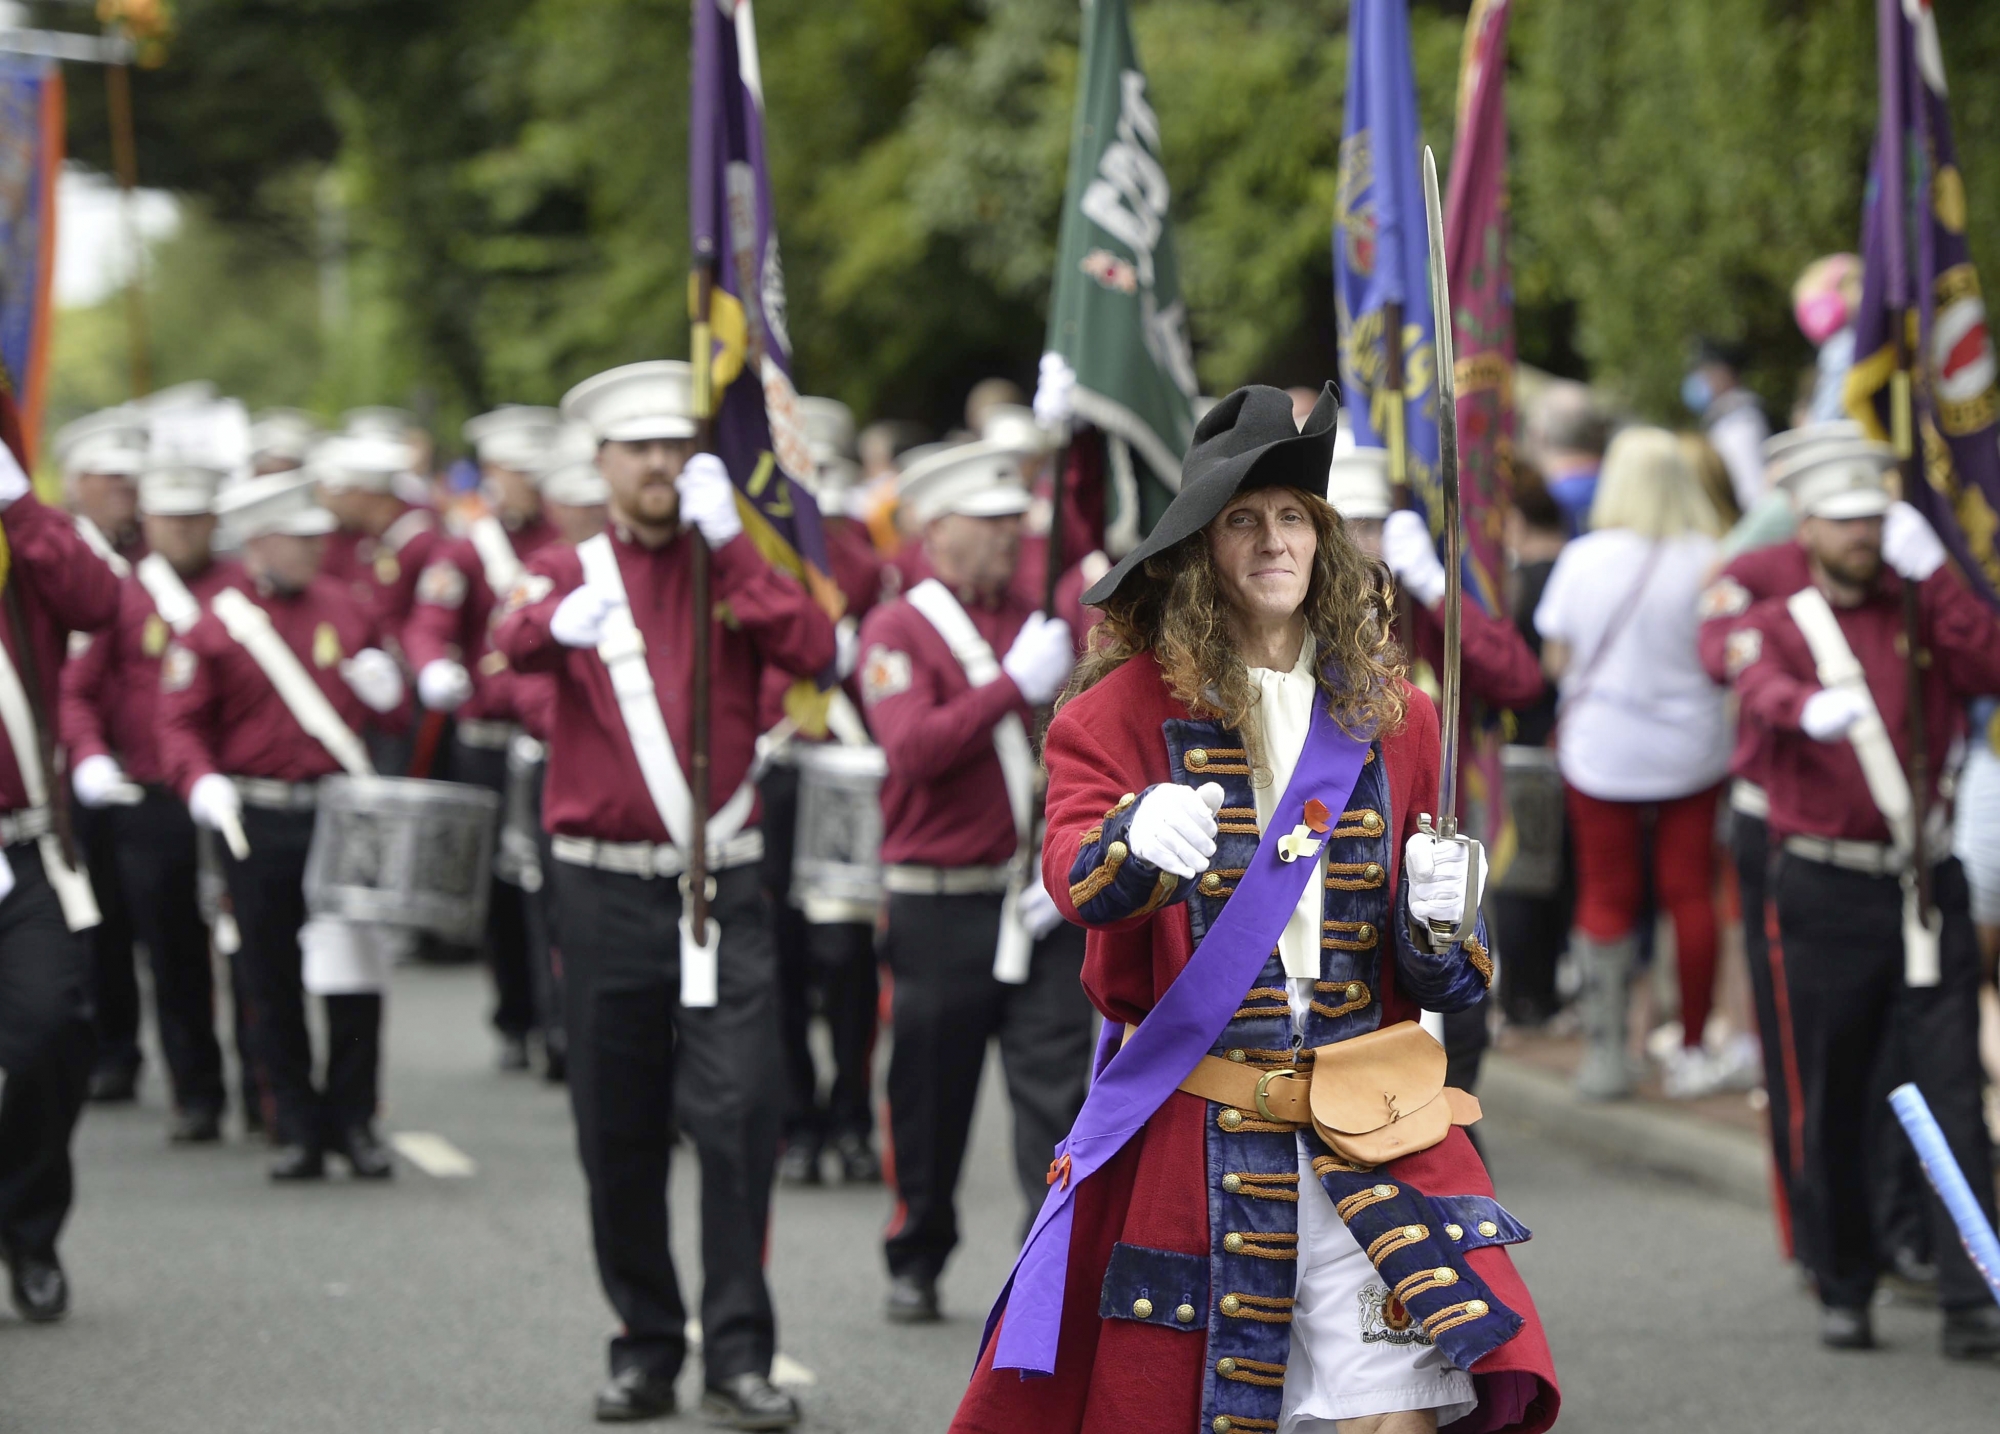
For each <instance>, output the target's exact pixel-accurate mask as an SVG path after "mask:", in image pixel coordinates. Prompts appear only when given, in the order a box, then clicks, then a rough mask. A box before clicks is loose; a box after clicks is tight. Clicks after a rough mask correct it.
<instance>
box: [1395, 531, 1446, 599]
mask: <svg viewBox="0 0 2000 1434" xmlns="http://www.w3.org/2000/svg"><path fill="white" fill-rule="evenodd" d="M1382 561H1383V562H1385V563H1387V564H1388V565H1389V571H1390V572H1392V573H1394V574H1395V575H1396V581H1397V582H1399V583H1401V584H1402V585H1403V591H1404V592H1406V593H1408V594H1409V595H1410V596H1411V597H1413V598H1415V599H1416V600H1417V601H1418V602H1419V603H1421V604H1422V605H1423V606H1425V607H1435V606H1436V605H1437V603H1438V601H1439V599H1441V598H1442V597H1443V596H1444V592H1445V586H1446V577H1445V571H1444V562H1443V560H1442V559H1440V558H1439V557H1438V554H1437V546H1436V544H1434V543H1432V542H1431V529H1430V524H1428V523H1426V522H1425V521H1424V520H1423V518H1422V516H1421V515H1420V514H1418V513H1417V512H1416V510H1415V509H1412V508H1398V509H1397V510H1396V511H1395V512H1393V513H1391V514H1390V515H1389V516H1388V517H1387V518H1384V519H1383V520H1382Z"/></svg>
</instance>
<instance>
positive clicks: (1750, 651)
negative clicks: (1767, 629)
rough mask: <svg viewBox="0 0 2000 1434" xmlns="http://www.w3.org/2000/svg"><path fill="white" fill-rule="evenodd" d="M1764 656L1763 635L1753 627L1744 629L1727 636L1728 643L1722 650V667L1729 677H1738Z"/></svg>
mask: <svg viewBox="0 0 2000 1434" xmlns="http://www.w3.org/2000/svg"><path fill="white" fill-rule="evenodd" d="M1763 655H1764V634H1763V633H1761V632H1759V631H1757V629H1756V628H1754V627H1746V628H1744V629H1742V630H1741V631H1739V632H1732V633H1730V634H1729V642H1728V644H1727V645H1726V646H1725V647H1724V648H1723V650H1722V660H1723V665H1724V666H1725V667H1727V668H1728V670H1729V675H1730V676H1731V677H1736V676H1739V675H1740V674H1741V673H1742V671H1743V669H1744V668H1746V667H1748V666H1749V665H1750V664H1751V663H1753V662H1755V661H1756V660H1757V659H1758V658H1759V657H1761V656H1763Z"/></svg>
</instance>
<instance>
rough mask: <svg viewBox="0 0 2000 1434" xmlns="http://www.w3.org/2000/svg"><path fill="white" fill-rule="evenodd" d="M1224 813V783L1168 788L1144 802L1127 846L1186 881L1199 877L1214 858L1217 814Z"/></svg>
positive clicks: (1163, 786)
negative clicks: (1210, 859) (1222, 811)
mask: <svg viewBox="0 0 2000 1434" xmlns="http://www.w3.org/2000/svg"><path fill="white" fill-rule="evenodd" d="M1221 810H1222V784H1221V783H1220V782H1203V783H1202V784H1201V785H1200V786H1199V787H1193V788H1189V787H1182V786H1177V785H1175V784H1174V783H1172V782H1166V783H1163V784H1161V785H1160V786H1157V787H1155V788H1153V790H1152V791H1150V792H1148V793H1146V795H1145V796H1144V797H1142V798H1140V799H1139V806H1138V809H1137V810H1136V811H1134V812H1133V813H1132V825H1131V826H1129V827H1127V828H1126V829H1125V847H1126V849H1127V850H1128V851H1130V852H1131V853H1132V855H1134V856H1136V857H1138V858H1139V860H1141V861H1143V862H1147V863H1150V864H1151V865H1153V866H1157V867H1158V868H1159V869H1160V870H1161V871H1170V872H1172V873H1173V874H1174V875H1175V876H1178V877H1180V878H1181V879H1182V880H1183V881H1185V880H1188V879H1189V878H1191V877H1196V876H1200V875H1201V874H1202V873H1203V872H1204V871H1207V870H1208V863H1209V858H1211V857H1213V856H1214V855H1215V814H1216V813H1217V812H1219V811H1221Z"/></svg>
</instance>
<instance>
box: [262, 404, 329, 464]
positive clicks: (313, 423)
mask: <svg viewBox="0 0 2000 1434" xmlns="http://www.w3.org/2000/svg"><path fill="white" fill-rule="evenodd" d="M319 433H320V429H319V421H318V420H317V419H315V418H314V417H313V416H312V415H311V414H310V413H307V412H305V411H303V410H302V409H297V408H267V409H264V410H263V411H262V412H260V413H257V414H255V415H253V416H252V417H251V419H250V458H251V461H252V462H256V461H257V460H259V459H263V458H284V459H288V460H290V461H291V462H293V463H303V462H305V461H306V454H308V453H310V452H311V451H312V446H313V444H314V443H315V442H316V441H317V440H318V438H319Z"/></svg>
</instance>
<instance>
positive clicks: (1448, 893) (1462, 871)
mask: <svg viewBox="0 0 2000 1434" xmlns="http://www.w3.org/2000/svg"><path fill="white" fill-rule="evenodd" d="M1470 855H1471V852H1470V849H1469V848H1468V847H1466V846H1465V845H1464V844H1462V843H1460V842H1455V841H1439V840H1438V839H1437V838H1436V837H1434V836H1432V835H1430V834H1429V833H1428V832H1412V833H1411V834H1410V839H1409V841H1407V842H1405V843H1404V844H1403V872H1404V874H1405V876H1406V877H1407V878H1408V882H1407V887H1408V890H1409V893H1410V916H1411V918H1412V919H1414V920H1415V921H1417V922H1418V923H1419V924H1421V925H1425V926H1428V925H1429V923H1431V922H1433V921H1436V922H1439V923H1441V924H1449V925H1451V926H1457V925H1458V923H1459V922H1461V921H1463V920H1464V919H1465V877H1466V867H1467V864H1468V859H1469V857H1470ZM1475 899H1476V897H1475Z"/></svg>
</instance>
